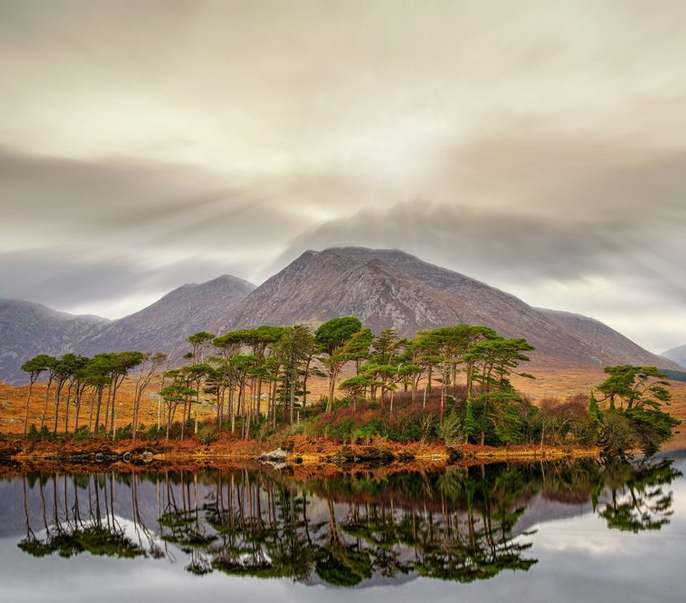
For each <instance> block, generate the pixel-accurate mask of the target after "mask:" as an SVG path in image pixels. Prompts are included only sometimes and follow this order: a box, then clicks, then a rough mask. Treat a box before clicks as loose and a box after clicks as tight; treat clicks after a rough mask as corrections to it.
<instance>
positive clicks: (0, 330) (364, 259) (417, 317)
mask: <svg viewBox="0 0 686 603" xmlns="http://www.w3.org/2000/svg"><path fill="white" fill-rule="evenodd" d="M346 315H354V316H359V317H360V319H361V320H362V322H363V323H364V324H365V325H366V326H368V327H370V328H371V329H372V330H374V331H379V330H381V329H385V328H394V329H395V330H396V331H397V332H398V333H399V334H400V335H402V336H414V335H415V334H416V332H417V331H420V330H424V329H432V328H436V327H442V326H448V325H454V324H459V323H467V324H475V325H486V326H490V327H492V328H494V329H495V330H496V331H498V332H499V333H500V334H502V335H504V336H506V337H525V338H526V339H527V340H529V341H530V342H531V343H532V344H533V345H534V346H535V347H536V351H535V352H534V353H533V354H532V355H531V358H532V362H533V364H534V366H539V367H540V366H544V365H549V366H553V367H562V366H574V367H589V368H602V367H603V366H607V365H613V364H623V363H631V364H644V365H646V364H647V365H657V366H660V367H661V368H671V369H678V368H679V367H678V365H677V364H676V363H674V362H673V361H671V360H667V359H665V358H661V357H658V356H655V355H653V354H651V353H650V352H648V351H646V350H644V349H643V348H641V347H640V346H638V345H636V344H635V343H633V342H632V341H630V340H629V339H627V338H626V337H624V336H623V335H621V334H620V333H618V332H617V331H614V330H613V329H611V328H609V327H608V326H607V325H604V324H603V323H601V322H599V321H597V320H593V319H591V318H587V317H585V316H581V315H578V314H570V313H568V312H559V311H554V310H544V309H540V308H534V307H532V306H530V305H528V304H526V303H525V302H523V301H522V300H520V299H518V298H517V297H515V296H513V295H510V294H509V293H506V292H504V291H501V290H499V289H496V288H494V287H491V286H489V285H487V284H485V283H482V282H480V281H477V280H475V279H472V278H469V277H467V276H464V275H462V274H459V273H457V272H453V271H452V270H447V269H446V268H441V267H440V266H435V265H433V264H429V263H427V262H424V261H422V260H420V259H418V258H416V257H414V256H412V255H410V254H408V253H405V252H402V251H396V250H376V249H366V248H360V247H344V248H333V249H326V250H324V251H307V252H305V253H303V254H302V255H301V256H300V257H299V258H297V259H296V260H295V261H294V262H292V263H291V264H289V265H288V266H286V267H285V268H284V269H283V270H281V271H280V272H278V273H277V274H275V275H274V276H272V277H271V278H270V279H269V280H267V281H266V282H264V283H263V284H262V285H260V286H259V287H257V288H255V286H254V285H252V284H250V283H248V282H247V281H244V280H242V279H239V278H236V277H233V276H226V275H225V276H221V277H219V278H217V279H214V280H212V281H209V282H207V283H202V284H191V285H184V286H182V287H179V288H178V289H175V290H174V291H172V292H170V293H168V294H167V295H165V296H164V297H163V298H162V299H160V300H159V301H157V302H155V303H154V304H152V305H151V306H149V307H147V308H145V309H143V310H141V311H140V312H136V313H135V314H132V315H130V316H126V317H124V318H121V319H119V320H115V321H108V320H105V319H102V318H98V317H91V316H71V315H69V314H65V313H63V312H56V311H54V310H50V309H49V308H46V307H45V306H40V305H38V304H30V303H28V302H18V301H12V300H2V302H1V303H0V379H2V380H8V381H16V380H18V379H21V380H23V378H24V377H25V376H24V374H23V373H22V371H21V370H20V369H19V367H20V366H21V364H22V363H23V362H24V361H25V360H26V359H28V358H30V357H31V356H33V355H35V354H38V353H48V354H53V355H55V354H61V353H64V352H66V351H76V352H79V353H82V354H86V355H89V356H90V355H93V354H96V353H98V352H104V351H122V350H141V351H143V352H153V351H164V352H175V354H174V355H175V356H180V355H181V354H182V353H183V352H184V351H186V350H187V348H188V346H187V344H186V341H185V340H186V338H187V337H188V336H189V335H191V334H193V333H196V332H198V331H202V330H206V331H210V332H212V333H217V334H221V333H224V332H226V331H228V330H231V329H237V328H246V327H255V326H259V325H262V324H273V325H293V324H297V323H308V324H311V325H313V326H316V325H318V324H320V323H321V322H324V321H326V320H328V319H330V318H334V317H336V316H346Z"/></svg>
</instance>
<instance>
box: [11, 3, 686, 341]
mask: <svg viewBox="0 0 686 603" xmlns="http://www.w3.org/2000/svg"><path fill="white" fill-rule="evenodd" d="M685 29H686V3H685V2H683V1H681V0H677V1H674V2H670V1H667V0H660V1H657V2H649V1H647V0H645V1H638V0H621V1H616V2H605V1H602V0H589V1H586V0H574V1H569V2H566V1H563V2H549V1H548V0H540V1H526V0H522V1H518V2H502V1H501V0H498V1H490V0H485V1H484V0H480V1H478V2H476V1H473V2H461V1H459V0H450V1H448V2H440V1H433V0H422V1H416V2H400V1H392V0H388V1H377V2H373V1H367V2H357V1H355V0H345V1H343V0H341V1H336V0H328V1H323V2H313V1H307V0H300V1H296V0H290V1H289V0H275V1H274V2H262V1H260V0H254V1H252V2H232V1H230V0H225V1H217V2H203V1H202V0H193V1H188V2H185V1H162V0H159V1H154V0H150V1H141V0H136V1H131V2H130V1H127V0H116V1H115V0H111V1H100V0H87V1H79V2H75V1H71V0H49V1H45V2H43V1H40V0H0V81H2V92H1V93H0V226H1V231H0V297H9V298H19V299H26V300H30V301H35V302H40V303H44V304H46V305H48V306H50V307H53V308H56V309H58V310H64V311H68V312H75V313H93V314H99V315H102V316H106V317H108V318H116V317H120V316H123V315H126V314H128V313H131V312H133V311H136V310H138V309H140V308H142V307H144V306H146V305H148V304H150V303H152V302H154V301H155V300H156V299H158V298H159V297H161V296H162V295H163V294H164V293H166V292H168V291H169V290H171V289H173V288H175V287H178V286H180V285H182V284H184V283H187V282H202V281H206V280H210V279H212V278H215V277H217V276H219V275H221V274H233V275H235V276H239V277H242V278H246V279H248V280H250V281H252V282H254V283H256V284H259V283H260V282H262V281H263V280H265V279H266V278H268V277H269V276H270V275H271V274H273V273H274V272H276V271H277V270H279V269H281V268H282V267H284V266H285V265H287V264H288V263H289V262H290V261H292V260H293V259H295V258H296V257H297V256H298V255H299V254H300V253H302V252H303V251H305V250H307V249H324V248H326V247H331V246H342V245H363V246H368V247H378V248H397V249H402V250H404V251H407V252H409V253H413V254H415V255H417V256H418V257H420V258H422V259H424V260H427V261H430V262H433V263H437V264H440V265H442V266H445V267H447V268H451V269H453V270H456V271H458V272H462V273H464V274H467V275H469V276H472V277H474V278H477V279H479V280H481V281H484V282H487V283H489V284H491V285H494V286H496V287H498V288H501V289H504V290H506V291H509V292H511V293H514V294H515V295H517V296H519V297H521V298H522V299H524V300H525V301H526V302H528V303H530V304H532V305H535V306H541V307H547V308H554V309H560V310H569V311H573V312H579V313H583V314H586V315H589V316H592V317H594V318H597V319H599V320H602V321H604V322H606V323H607V324H609V325H610V326H612V327H613V328H615V329H618V330H619V331H621V332H622V333H624V334H625V335H627V336H628V337H630V338H631V339H633V340H634V341H636V342H638V343H639V344H641V345H643V346H644V347H647V348H648V349H650V350H651V351H654V352H658V353H659V352H662V351H664V350H666V349H667V348H671V347H674V346H678V345H682V344H684V343H686V111H684V107H686V60H684V58H685V57H686V36H685V35H684V31H685Z"/></svg>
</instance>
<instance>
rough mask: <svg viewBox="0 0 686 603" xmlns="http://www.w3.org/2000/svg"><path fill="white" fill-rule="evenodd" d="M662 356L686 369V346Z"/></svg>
mask: <svg viewBox="0 0 686 603" xmlns="http://www.w3.org/2000/svg"><path fill="white" fill-rule="evenodd" d="M662 356H663V357H664V358H668V359H669V360H672V361H673V362H676V363H677V364H678V365H680V366H682V367H685V368H686V344H684V345H681V346H679V347H677V348H672V349H671V350H667V351H666V352H664V353H663V354H662Z"/></svg>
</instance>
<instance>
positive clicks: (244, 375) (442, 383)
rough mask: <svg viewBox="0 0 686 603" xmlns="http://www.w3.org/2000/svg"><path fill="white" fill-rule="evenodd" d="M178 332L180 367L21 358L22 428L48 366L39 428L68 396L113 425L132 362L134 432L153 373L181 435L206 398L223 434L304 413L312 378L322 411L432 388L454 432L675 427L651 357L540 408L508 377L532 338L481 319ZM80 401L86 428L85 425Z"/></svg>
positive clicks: (126, 358)
mask: <svg viewBox="0 0 686 603" xmlns="http://www.w3.org/2000/svg"><path fill="white" fill-rule="evenodd" d="M187 341H188V345H189V351H188V353H187V354H186V355H185V356H184V357H183V358H184V360H185V363H177V364H181V365H180V366H176V367H175V368H173V369H171V370H168V367H167V370H162V369H163V367H164V366H165V365H166V364H167V363H168V360H167V357H166V356H165V355H164V354H154V355H151V354H143V353H141V352H135V351H129V352H118V353H108V354H98V355H96V356H94V357H93V358H86V357H84V356H79V355H76V354H65V355H63V356H62V357H61V358H59V359H58V358H54V357H51V356H46V355H43V354H41V355H39V356H36V357H35V358H33V359H31V360H29V361H28V362H26V363H25V364H24V366H23V369H24V370H25V371H26V372H27V373H28V375H29V383H30V385H29V391H28V395H27V403H26V414H25V419H24V435H26V434H27V428H28V420H29V405H30V400H31V395H32V389H33V386H34V384H35V383H36V381H37V380H38V378H39V377H40V376H41V375H43V374H46V376H47V388H46V393H45V401H44V408H43V413H42V417H41V421H40V432H41V433H45V432H47V431H48V430H47V427H46V420H47V413H48V409H49V403H50V400H52V402H53V410H54V420H53V423H52V432H53V433H57V432H58V428H59V425H58V418H59V410H60V405H61V404H64V405H65V406H64V408H65V412H64V431H65V432H67V431H69V409H70V407H73V409H74V412H73V431H74V432H76V431H77V430H79V429H81V430H82V431H85V432H87V433H88V434H94V433H98V431H99V430H101V429H103V428H104V429H105V431H106V432H108V433H111V434H112V437H115V435H116V431H117V427H116V421H117V413H116V410H115V409H116V406H115V401H116V400H117V393H118V391H119V389H120V387H121V385H122V383H123V381H124V379H125V378H126V377H127V376H132V375H133V374H134V370H136V372H135V391H134V395H133V402H132V408H131V414H132V420H131V436H132V437H133V438H134V439H135V438H136V435H137V432H138V429H139V424H140V410H141V403H142V401H143V399H144V393H145V392H146V391H147V390H148V388H149V387H150V386H151V383H152V382H153V379H154V377H155V375H159V373H160V372H162V376H161V378H160V381H159V388H157V390H156V391H157V392H158V395H159V400H161V401H162V402H163V403H164V407H165V419H166V429H165V432H166V438H167V439H169V437H170V434H171V432H172V426H173V425H174V424H177V422H178V424H179V426H180V433H179V435H180V437H181V439H183V438H184V437H185V436H186V434H187V431H188V430H189V429H192V430H193V433H194V435H197V434H198V429H199V422H200V407H201V405H202V403H203V402H205V403H207V404H209V405H211V406H212V407H213V408H214V411H215V413H216V423H217V425H218V427H219V428H220V429H221V428H222V427H223V426H224V425H225V423H228V425H229V426H230V430H231V432H232V433H234V434H236V435H239V436H240V437H242V438H246V439H247V438H248V437H250V435H251V433H254V432H255V428H256V427H257V426H264V425H267V426H270V427H272V428H276V426H277V424H278V423H283V424H293V423H299V422H300V419H301V412H302V411H303V409H305V408H306V407H307V397H308V393H309V392H308V384H309V380H310V379H311V378H312V377H313V376H315V377H321V378H326V379H327V380H328V395H327V396H326V401H325V407H324V408H323V410H324V411H325V412H327V413H330V412H331V411H332V410H333V409H334V403H335V400H336V391H337V389H339V390H340V391H341V392H342V393H343V394H344V396H345V399H346V400H347V402H348V403H349V404H350V406H351V407H352V411H353V414H354V413H355V412H356V411H357V408H358V406H359V405H360V404H361V403H363V402H369V403H371V404H372V405H373V406H374V407H375V408H378V409H379V411H380V412H383V413H385V414H386V415H387V416H391V417H392V416H393V414H394V407H395V401H396V396H397V392H398V391H403V392H405V393H404V396H403V399H404V400H405V402H406V404H407V403H408V402H409V404H410V405H411V406H412V407H413V408H415V409H420V410H419V411H420V412H424V411H426V412H429V410H428V409H427V401H428V400H429V399H431V400H433V401H434V402H436V401H437V404H438V412H437V415H438V416H437V420H438V424H439V425H440V433H441V434H443V435H444V439H446V440H447V439H450V432H451V430H452V431H453V432H457V431H459V433H460V434H461V437H462V439H463V441H470V442H474V443H478V444H482V445H483V444H485V443H491V444H501V443H516V442H518V441H522V437H523V435H524V434H525V433H526V436H527V438H528V441H531V439H533V438H534V437H538V438H540V442H541V444H543V442H544V440H545V438H546V433H547V434H551V435H553V436H556V435H566V434H569V433H574V434H576V436H575V437H577V436H578V435H579V433H580V432H581V430H582V428H583V430H584V434H585V435H584V436H583V438H582V439H584V440H585V441H586V443H594V442H596V441H601V442H603V443H606V444H607V446H608V448H611V447H614V448H616V449H620V448H626V447H627V446H630V445H638V446H640V447H642V448H644V449H646V450H653V449H654V448H655V445H656V444H655V443H656V442H657V445H658V446H659V443H661V442H662V441H664V439H666V438H667V437H669V436H670V435H671V433H672V431H673V429H674V428H675V426H676V425H677V422H676V421H675V420H674V419H673V418H672V417H671V416H670V415H668V414H667V413H665V412H663V411H662V410H661V405H662V404H663V403H668V402H669V391H668V390H667V386H668V385H669V384H668V382H666V381H664V375H663V374H662V373H660V371H658V370H657V369H656V368H655V367H633V366H619V367H608V368H607V369H606V371H607V373H608V375H609V376H608V378H607V380H606V381H605V382H603V383H602V384H600V385H599V386H598V388H597V392H598V397H596V396H595V395H592V396H591V400H590V404H588V405H587V406H586V407H585V408H584V409H583V411H582V412H581V413H580V412H579V408H578V406H579V405H578V404H576V405H568V406H567V407H566V410H565V408H563V407H560V406H556V407H555V408H550V407H546V406H545V405H544V407H543V408H542V409H541V410H540V411H539V410H538V409H536V408H535V407H533V406H532V405H531V404H530V403H528V402H527V401H526V400H524V399H523V398H522V397H521V396H520V395H519V394H518V393H517V392H516V391H515V388H514V387H513V385H512V382H511V377H512V376H513V375H518V376H521V377H527V378H533V377H532V376H531V375H529V374H527V373H525V372H522V371H521V370H520V369H519V365H520V363H522V362H526V361H528V360H529V358H528V356H527V355H526V354H527V353H528V352H529V351H531V350H533V347H532V346H531V345H530V344H529V343H528V342H527V341H526V340H525V339H522V338H514V339H508V338H504V337H502V336H500V335H498V334H497V333H496V332H495V331H494V330H492V329H490V328H488V327H483V326H472V325H463V324H462V325H455V326H452V327H445V328H439V329H433V330H428V331H420V332H419V333H418V334H417V336H416V337H415V338H414V339H407V338H401V337H399V336H398V334H397V333H396V332H395V331H394V330H392V329H385V330H382V331H380V332H379V333H377V334H376V335H375V334H373V333H372V331H371V330H370V329H368V328H365V327H363V325H362V323H361V321H360V320H359V319H358V318H356V317H341V318H334V319H332V320H329V321H328V322H325V323H324V324H322V325H321V326H320V327H319V328H318V329H316V330H313V329H311V328H310V327H309V326H307V325H295V326H292V327H275V326H261V327H258V328H255V329H241V330H236V331H231V332H229V333H226V334H224V335H221V336H215V335H214V334H212V333H208V332H205V331H202V332H199V333H196V334H194V335H192V336H190V337H189V338H188V340H187ZM343 376H345V377H346V378H342V377H343ZM86 400H87V407H88V424H87V427H86V426H81V425H80V417H81V415H82V407H84V402H85V401H86ZM158 404H159V402H158ZM179 415H180V417H179ZM179 418H180V421H179ZM101 419H102V420H101ZM446 421H447V422H448V423H447V424H446ZM158 422H159V412H158ZM532 425H535V428H533V427H532ZM158 427H159V425H158ZM577 439H578V437H577Z"/></svg>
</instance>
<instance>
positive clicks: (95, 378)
mask: <svg viewBox="0 0 686 603" xmlns="http://www.w3.org/2000/svg"><path fill="white" fill-rule="evenodd" d="M165 360H166V355H165V354H143V353H142V352H133V351H132V352H117V353H106V354H97V355H96V356H94V357H93V358H88V357H86V356H81V355H79V354H72V353H68V354H64V355H63V356H62V357H60V358H55V357H54V356H49V355H47V354H39V355H38V356H35V357H34V358H31V359H30V360H28V361H27V362H25V363H24V364H23V366H22V369H23V370H24V371H26V372H27V373H28V377H29V389H28V393H27V397H26V409H25V413H24V437H26V435H27V431H28V423H29V407H30V404H31V396H32V393H33V387H34V385H35V383H36V381H38V379H39V377H41V375H44V374H45V375H46V376H47V387H46V389H45V399H44V403H43V412H42V414H41V418H40V428H39V429H40V432H41V433H45V432H46V431H48V427H47V424H48V421H49V417H48V410H49V407H50V402H51V401H52V405H53V411H54V413H53V417H54V418H53V421H52V433H53V434H56V433H57V432H58V428H59V418H60V417H59V413H60V405H61V404H62V403H63V404H64V409H65V412H64V432H65V433H66V432H68V431H69V419H70V415H69V411H70V408H71V407H73V409H74V414H73V427H72V428H73V431H74V432H77V431H79V429H82V430H83V429H87V432H88V433H90V434H94V433H97V432H98V430H99V429H100V427H101V426H103V427H104V428H105V430H111V431H112V433H113V434H114V433H115V432H116V428H117V427H116V426H117V413H116V405H115V402H116V400H117V393H118V392H119V389H120V387H121V385H122V383H123V382H124V379H125V378H126V377H127V376H128V375H129V374H130V373H131V371H132V370H133V369H135V368H136V367H139V366H143V365H145V367H146V368H145V370H141V371H140V373H139V375H138V377H137V380H136V387H135V393H134V401H133V413H134V417H137V415H138V412H139V410H140V405H141V400H142V398H143V394H144V392H145V390H146V389H147V388H148V386H149V385H150V382H151V381H152V378H153V376H154V375H155V373H156V372H157V371H158V370H159V368H160V367H161V366H162V364H163V363H164V362H165ZM84 403H87V405H88V424H87V426H85V425H81V423H80V421H81V418H82V409H83V406H84ZM101 419H102V421H101Z"/></svg>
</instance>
